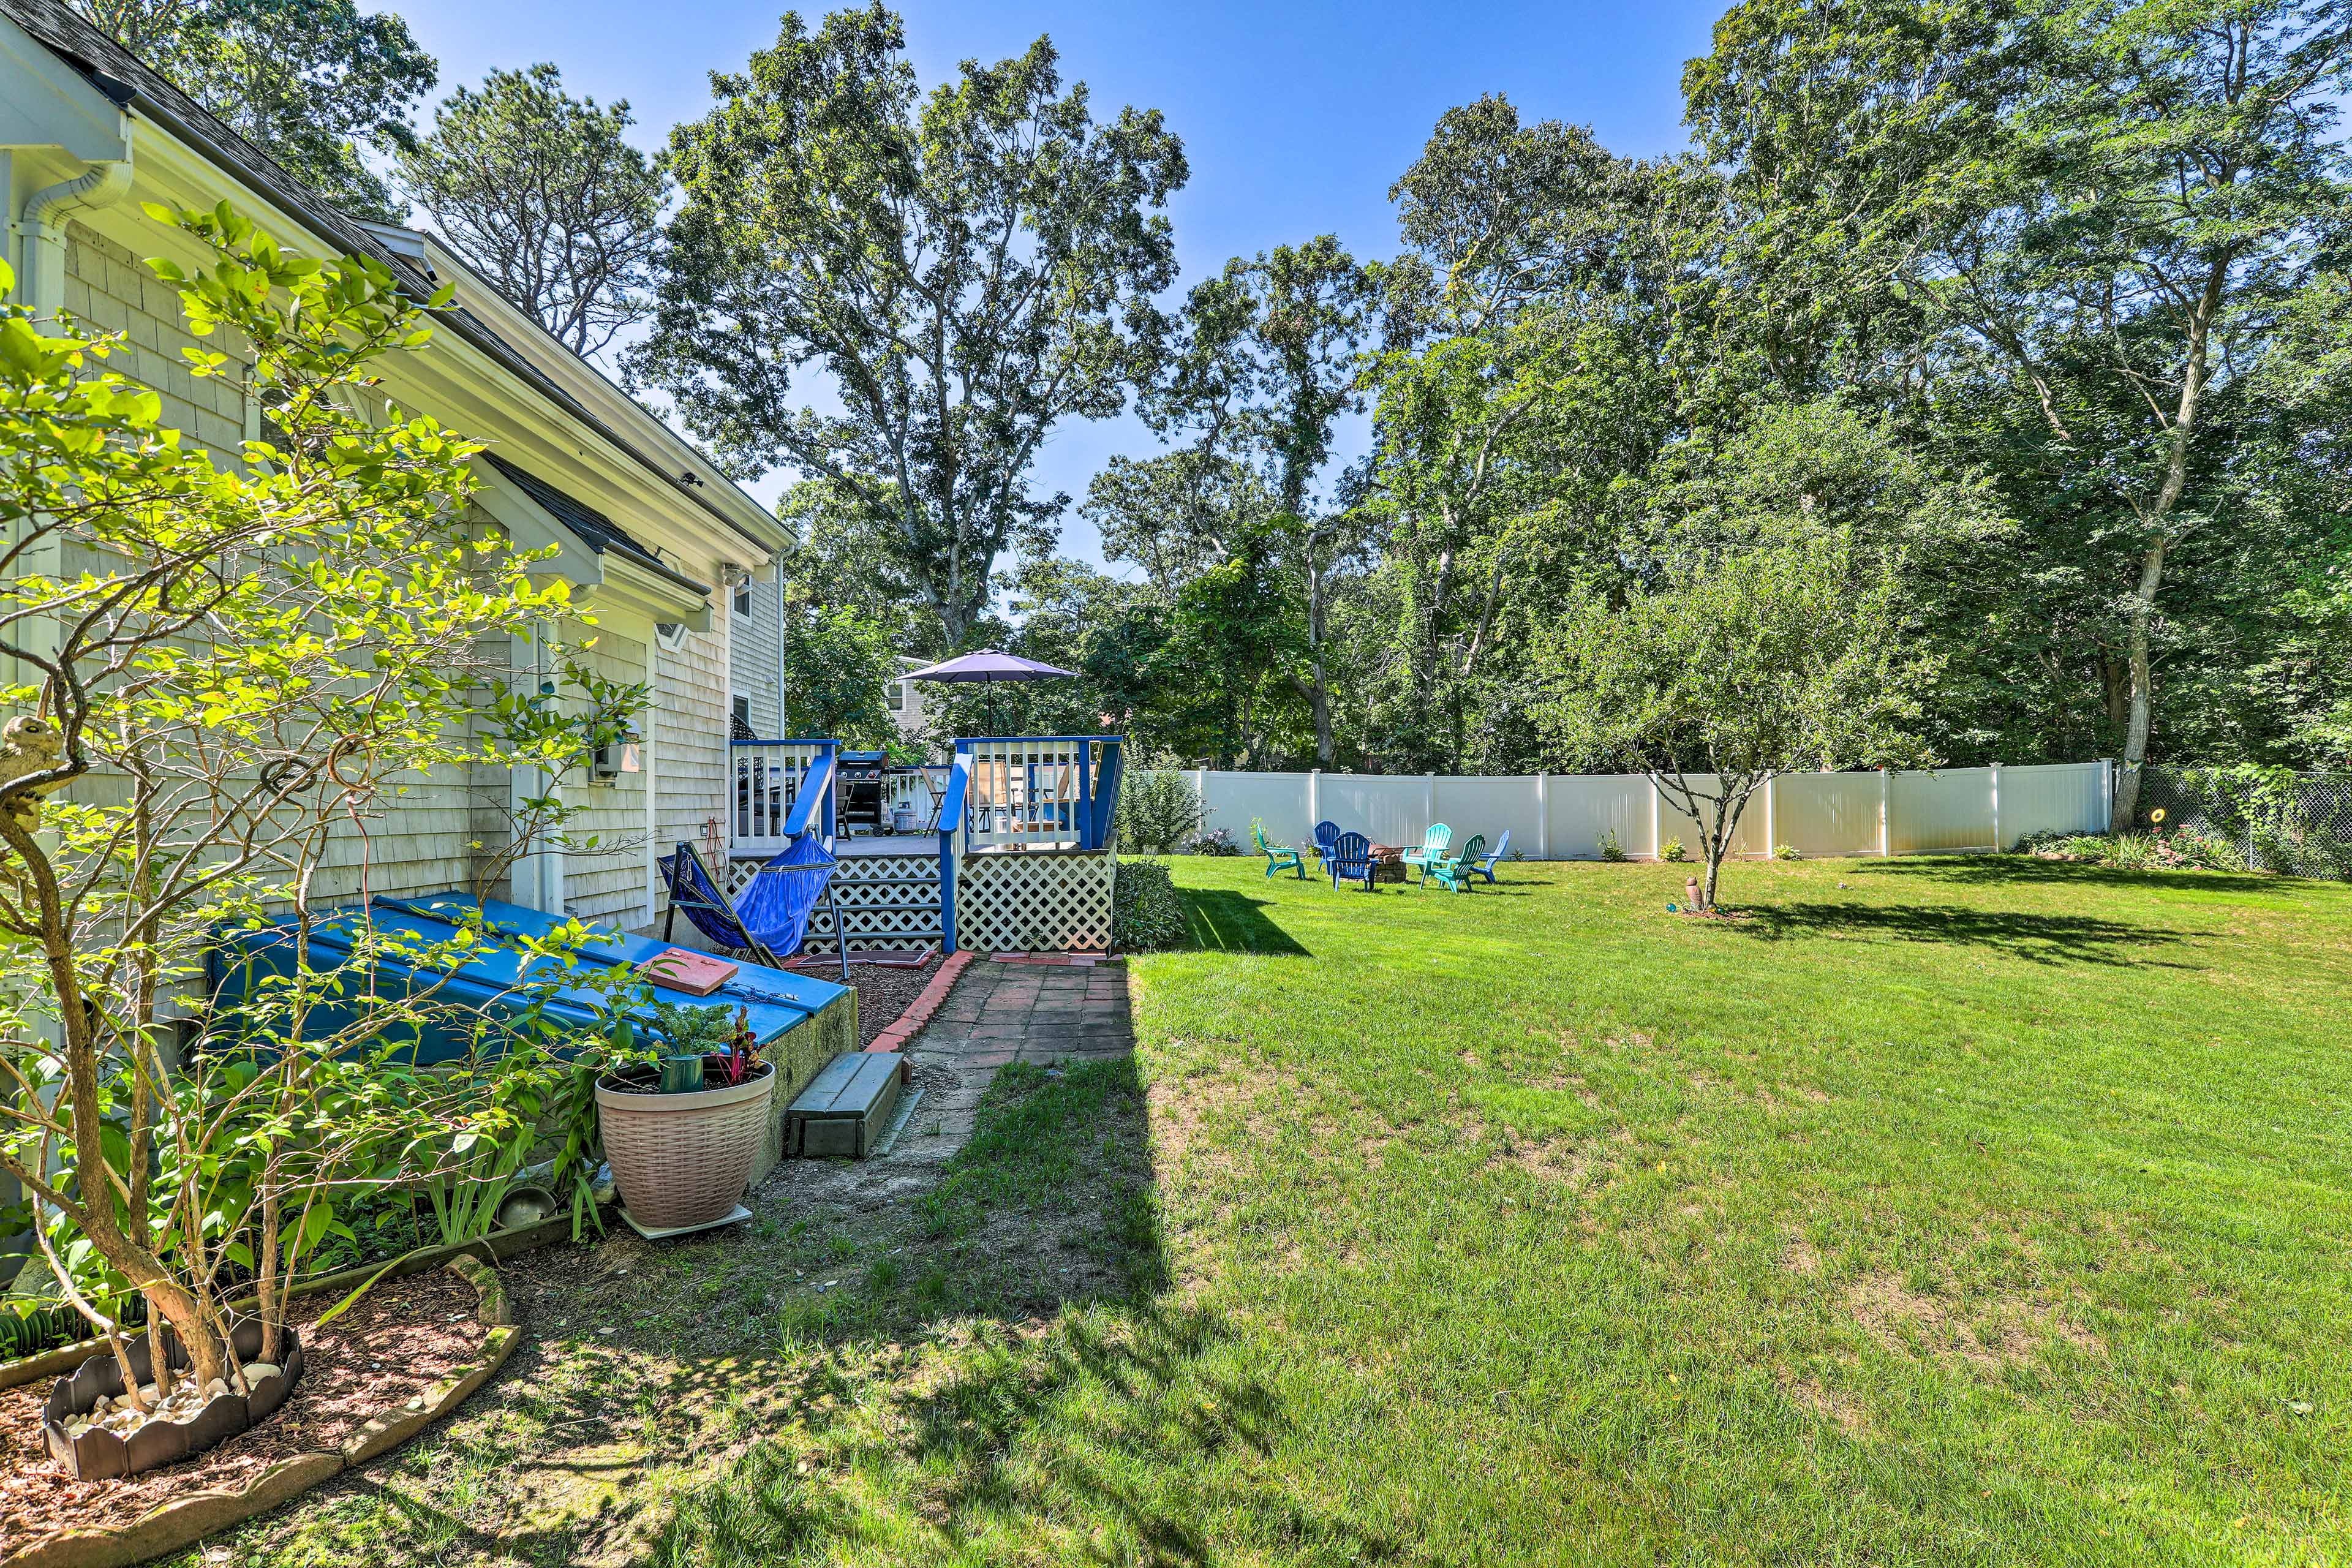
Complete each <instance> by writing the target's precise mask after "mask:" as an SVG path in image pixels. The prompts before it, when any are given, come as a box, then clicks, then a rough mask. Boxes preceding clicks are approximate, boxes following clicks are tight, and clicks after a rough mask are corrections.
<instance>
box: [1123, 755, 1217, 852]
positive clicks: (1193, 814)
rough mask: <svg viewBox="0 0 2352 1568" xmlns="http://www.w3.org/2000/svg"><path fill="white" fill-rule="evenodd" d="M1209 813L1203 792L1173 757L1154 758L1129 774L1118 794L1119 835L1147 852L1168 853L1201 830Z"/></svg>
mask: <svg viewBox="0 0 2352 1568" xmlns="http://www.w3.org/2000/svg"><path fill="white" fill-rule="evenodd" d="M1206 816H1208V813H1207V811H1206V810H1205V809H1204V808H1203V807H1202V805H1201V796H1200V792H1198V791H1197V790H1195V789H1193V787H1192V780H1191V779H1188V778H1186V777H1185V776H1184V774H1183V773H1181V771H1179V770H1178V768H1177V767H1176V765H1175V759H1174V758H1172V757H1161V758H1155V759H1153V760H1152V761H1151V762H1150V763H1149V764H1147V765H1146V766H1144V767H1141V768H1139V769H1137V770H1136V771H1135V772H1134V773H1129V774H1128V776H1127V779H1126V782H1125V783H1124V784H1122V785H1121V786H1120V789H1119V795H1118V838H1119V843H1120V844H1121V845H1122V846H1124V847H1127V848H1129V849H1132V850H1135V851H1137V852H1138V853H1139V854H1144V855H1169V854H1173V853H1174V852H1175V851H1176V850H1178V849H1179V848H1181V847H1184V846H1185V845H1186V844H1187V843H1189V842H1190V841H1191V839H1192V837H1193V836H1194V835H1196V834H1198V833H1199V832H1200V831H1201V824H1202V819H1203V818H1204V817H1206Z"/></svg>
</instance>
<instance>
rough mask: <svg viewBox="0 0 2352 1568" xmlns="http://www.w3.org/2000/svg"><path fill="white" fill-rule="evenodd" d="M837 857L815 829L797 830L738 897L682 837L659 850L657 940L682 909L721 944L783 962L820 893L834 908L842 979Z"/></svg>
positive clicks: (844, 954)
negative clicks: (664, 907) (663, 897)
mask: <svg viewBox="0 0 2352 1568" xmlns="http://www.w3.org/2000/svg"><path fill="white" fill-rule="evenodd" d="M840 863H841V862H840V861H838V860H837V859H835V858H834V857H833V856H832V855H831V854H830V853H829V852H827V850H826V849H825V847H824V845H822V844H820V843H819V842H817V836H816V835H815V834H814V832H809V833H803V834H802V835H801V836H800V837H798V838H795V839H793V842H792V845H791V847H788V848H787V849H785V851H784V852H783V853H782V854H781V855H779V856H777V857H776V858H774V859H772V860H771V861H769V862H768V863H767V864H766V865H764V866H762V867H761V868H760V869H759V870H758V871H756V872H754V873H753V874H752V877H751V885H750V886H749V887H747V888H745V889H743V896H742V898H741V899H740V900H730V898H728V897H727V895H726V894H725V893H724V892H723V891H721V890H720V889H719V880H718V879H717V878H715V877H713V876H712V875H711V874H710V868H709V867H708V866H706V865H704V864H703V861H702V857H701V856H700V855H699V854H698V853H697V852H696V850H695V847H694V846H693V845H691V844H686V843H681V844H680V845H678V847H677V853H676V854H674V855H665V856H662V857H660V858H659V861H658V864H659V865H660V867H661V869H662V875H663V877H664V879H667V882H668V884H669V913H668V915H667V917H665V918H664V920H663V921H662V940H663V941H664V942H667V941H669V940H670V933H671V931H674V930H675V929H676V928H677V917H678V916H679V915H681V914H683V915H685V916H686V918H687V920H688V921H689V922H690V923H692V925H693V926H694V929H695V930H697V931H700V932H701V933H702V934H703V935H704V936H706V937H708V938H709V939H710V940H711V941H712V942H717V943H719V945H720V946H721V947H725V948H729V949H730V950H733V951H736V952H748V953H750V954H751V961H752V962H753V963H764V964H766V965H767V966H768V967H769V968H771V969H776V968H781V967H782V959H785V958H791V957H794V956H796V955H797V954H798V953H799V952H800V950H801V942H802V940H803V938H805V937H806V936H807V934H808V922H809V916H810V915H812V914H814V912H815V911H816V905H817V900H819V899H823V900H824V904H825V907H826V908H827V909H828V910H832V911H833V941H834V948H835V952H838V953H839V954H840V957H841V978H842V980H843V981H844V982H847V980H848V979H849V934H848V932H847V931H846V930H845V928H844V927H843V925H842V920H841V909H840V906H839V905H838V904H837V903H835V900H834V894H833V869H834V868H835V866H838V865H839V864H840Z"/></svg>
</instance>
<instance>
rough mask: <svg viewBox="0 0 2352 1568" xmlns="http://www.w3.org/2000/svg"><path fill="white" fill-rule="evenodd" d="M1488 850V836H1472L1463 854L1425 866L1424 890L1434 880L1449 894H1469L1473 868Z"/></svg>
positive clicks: (1422, 882) (1423, 871)
mask: <svg viewBox="0 0 2352 1568" xmlns="http://www.w3.org/2000/svg"><path fill="white" fill-rule="evenodd" d="M1485 853H1486V835H1485V834H1483V833H1474V834H1472V835H1471V836H1470V842H1469V843H1467V844H1465V845H1464V846H1463V847H1462V853H1461V854H1459V855H1441V856H1439V857H1438V858H1436V859H1434V860H1432V861H1430V862H1429V863H1428V864H1427V865H1425V866H1423V868H1422V872H1421V885H1422V886H1423V887H1424V888H1426V887H1428V886H1429V884H1430V879H1432V878H1434V879H1436V881H1437V885H1438V886H1439V887H1441V888H1444V889H1446V890H1448V891H1449V892H1455V893H1466V892H1468V891H1469V890H1470V875H1471V870H1472V868H1473V866H1474V864H1475V862H1476V860H1477V859H1478V857H1479V856H1481V855H1483V854H1485Z"/></svg>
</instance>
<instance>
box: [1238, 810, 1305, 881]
mask: <svg viewBox="0 0 2352 1568" xmlns="http://www.w3.org/2000/svg"><path fill="white" fill-rule="evenodd" d="M1250 837H1252V838H1255V840H1257V852H1258V853H1259V854H1261V855H1263V856H1265V874H1266V875H1267V876H1269V877H1271V876H1273V875H1274V874H1275V873H1276V871H1296V872H1297V873H1298V879H1299V880H1300V881H1302V882H1303V881H1305V880H1307V862H1306V861H1304V860H1301V859H1300V858H1298V851H1297V850H1296V849H1293V848H1291V847H1289V846H1288V845H1286V844H1269V843H1267V842H1266V841H1265V828H1264V827H1263V826H1260V825H1258V824H1257V823H1255V822H1253V823H1251V824H1250Z"/></svg>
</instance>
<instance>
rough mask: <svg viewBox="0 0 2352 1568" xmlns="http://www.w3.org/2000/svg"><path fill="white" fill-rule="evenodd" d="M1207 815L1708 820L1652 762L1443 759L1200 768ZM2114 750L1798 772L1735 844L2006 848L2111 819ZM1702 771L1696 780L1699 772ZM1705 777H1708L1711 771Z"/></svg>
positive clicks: (1239, 818) (1576, 852)
mask: <svg viewBox="0 0 2352 1568" xmlns="http://www.w3.org/2000/svg"><path fill="white" fill-rule="evenodd" d="M1185 776H1186V777H1187V778H1190V779H1191V780H1192V787H1193V788H1194V789H1195V790H1196V791H1198V792H1199V794H1200V796H1201V801H1202V805H1204V806H1206V807H1207V808H1208V813H1209V819H1208V826H1209V827H1211V828H1219V827H1222V828H1223V829H1224V830H1225V832H1226V835H1227V836H1228V837H1230V838H1231V839H1232V840H1233V841H1234V843H1235V844H1237V845H1239V846H1240V847H1242V848H1243V849H1244V850H1246V849H1247V848H1248V847H1249V842H1250V839H1249V830H1250V823H1251V821H1252V820H1253V819H1255V820H1257V821H1261V822H1263V823H1265V831H1266V836H1267V837H1269V838H1272V839H1273V840H1274V841H1275V842H1276V843H1279V844H1294V845H1303V844H1308V843H1312V842H1313V841H1314V837H1315V825H1316V824H1317V823H1318V822H1326V821H1328V822H1335V823H1337V824H1339V828H1340V830H1341V831H1342V832H1350V833H1360V834H1362V835H1364V836H1365V837H1367V838H1370V840H1371V841H1372V842H1373V843H1375V844H1400V845H1410V844H1419V843H1420V842H1421V839H1422V834H1423V830H1424V829H1425V828H1427V827H1428V826H1429V825H1430V824H1431V823H1433V822H1443V823H1446V824H1449V825H1451V826H1452V827H1453V829H1454V843H1455V845H1457V846H1459V845H1461V844H1464V843H1466V842H1467V841H1468V840H1469V837H1470V836H1471V835H1472V834H1474V833H1479V834H1484V835H1486V843H1487V846H1488V847H1490V848H1491V847H1493V846H1494V845H1495V844H1496V841H1498V840H1499V839H1500V838H1501V837H1502V836H1503V834H1504V833H1505V832H1506V831H1508V832H1509V834H1510V836H1511V850H1512V852H1513V853H1514V854H1523V855H1525V856H1527V858H1529V859H1531V860H1592V859H1598V858H1600V855H1601V836H1602V835H1603V834H1606V833H1612V832H1613V833H1614V834H1616V836H1617V843H1618V846H1619V847H1621V848H1622V849H1623V850H1624V852H1625V853H1626V854H1627V855H1629V856H1631V857H1633V858H1636V859H1655V858H1657V855H1658V849H1659V847H1660V846H1661V845H1663V844H1664V843H1665V842H1666V841H1667V840H1668V839H1673V838H1679V839H1681V840H1682V841H1683V847H1685V849H1686V850H1688V851H1689V852H1690V853H1691V854H1692V855H1693V856H1694V857H1696V855H1697V853H1698V844H1699V838H1700V834H1699V829H1698V825H1697V824H1696V823H1695V822H1693V821H1691V819H1690V818H1688V817H1686V816H1683V815H1682V813H1681V812H1679V811H1677V810H1676V809H1675V807H1674V806H1672V805H1669V804H1667V802H1666V801H1665V799H1664V797H1663V796H1661V795H1659V794H1658V792H1657V791H1656V790H1655V789H1654V788H1653V787H1652V785H1651V784H1650V781H1649V779H1648V778H1647V777H1645V776H1644V775H1643V774H1641V773H1537V774H1532V775H1529V774H1520V775H1517V776H1510V777H1502V778H1458V777H1452V776H1448V775H1444V774H1435V773H1217V772H1213V771H1211V770H1207V769H1194V770H1191V771H1189V772H1188V773H1186V774H1185ZM2111 777H2112V775H2111V764H2109V763H2105V762H2096V763H2052V764H2048V765H2045V766H2040V767H1990V768H1947V769H1945V770H1943V771H1942V772H1939V773H1790V774H1786V775H1784V776H1782V777H1780V778H1777V779H1774V780H1773V781H1772V782H1771V784H1769V785H1767V786H1766V787H1765V788H1764V789H1762V790H1759V791H1758V792H1757V794H1756V796H1755V798H1754V799H1752V800H1750V801H1749V802H1748V811H1747V814H1746V815H1745V816H1742V817H1741V818H1740V822H1739V829H1738V834H1737V836H1736V837H1735V839H1734V852H1735V853H1736V854H1738V855H1743V856H1748V857H1751V858H1762V857H1764V856H1767V855H1769V854H1770V853H1771V852H1772V849H1773V847H1774V846H1776V845H1782V844H1785V845H1788V846H1789V847H1791V848H1793V849H1795V850H1796V852H1797V853H1798V854H1800V855H1917V854H1931V853H1939V852H1945V851H1951V850H1969V849H1996V848H1999V849H2006V848H2010V847H2013V846H2014V845H2015V844H2016V843H2017V841H2018V840H2019V839H2020V838H2021V837H2024V836H2025V835H2026V834H2029V833H2045V832H2053V831H2054V832H2063V833H2104V832H2105V831H2106V830H2107V819H2108V802H2109V800H2110V799H2111V798H2112V790H2111V788H2110V784H2111ZM1698 782H1699V781H1696V780H1695V781H1694V783H1698ZM1701 787H1703V788H1704V787H1709V785H1708V784H1701Z"/></svg>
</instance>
